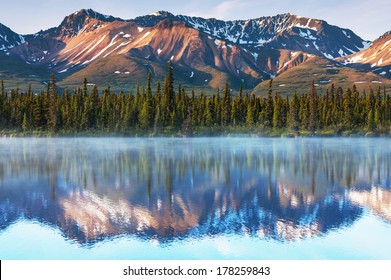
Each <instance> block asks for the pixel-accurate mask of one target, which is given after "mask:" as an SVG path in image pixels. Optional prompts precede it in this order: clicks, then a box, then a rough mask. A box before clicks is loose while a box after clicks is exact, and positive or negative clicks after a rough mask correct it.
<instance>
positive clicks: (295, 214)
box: [0, 138, 391, 260]
mask: <svg viewBox="0 0 391 280" xmlns="http://www.w3.org/2000/svg"><path fill="white" fill-rule="evenodd" d="M0 259H92V260H94V259H106V260H108V259H122V260H128V259H129V260H131V259H141V260H143V259H285V260H291V259H307V260H308V259H315V260H319V259H330V260H339V259H387V260H390V259H391V140H390V139H385V138H371V139H366V138H324V139H315V138H298V139H281V138H278V139H277V138H275V139H274V138H49V139H45V138H43V139H40V138H38V139H36V138H16V139H5V138H3V139H0Z"/></svg>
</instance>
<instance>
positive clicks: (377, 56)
mask: <svg viewBox="0 0 391 280" xmlns="http://www.w3.org/2000/svg"><path fill="white" fill-rule="evenodd" d="M339 61H341V62H342V63H344V64H345V65H350V66H355V67H360V68H363V69H366V70H370V71H372V72H374V73H376V74H379V75H381V76H383V77H387V78H389V79H390V78H391V31H388V32H387V33H385V34H383V35H382V36H380V37H379V38H378V39H376V40H375V41H373V43H372V44H371V46H370V47H369V48H368V49H366V50H363V51H360V52H358V53H355V54H353V55H349V56H347V57H345V58H341V59H339Z"/></svg>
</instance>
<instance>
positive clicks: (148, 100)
mask: <svg viewBox="0 0 391 280" xmlns="http://www.w3.org/2000/svg"><path fill="white" fill-rule="evenodd" d="M0 91H1V92H0V129H1V130H3V131H7V130H16V131H20V132H32V131H43V132H50V133H59V132H66V133H76V132H85V131H87V132H88V131H95V132H102V133H111V132H113V133H114V132H116V133H123V134H128V133H129V134H131V133H133V132H135V131H138V132H140V131H141V132H144V133H146V134H152V133H155V134H157V135H159V134H160V133H161V132H162V131H166V130H168V131H171V132H175V133H181V134H183V135H191V134H192V133H193V130H194V129H195V128H209V129H211V130H213V129H214V128H215V129H217V130H218V129H220V130H221V129H223V130H224V129H231V130H235V129H238V130H239V131H241V132H243V131H255V130H257V131H259V132H261V133H262V131H269V132H270V131H280V132H289V133H294V134H297V133H300V132H303V131H304V132H308V133H316V132H319V131H325V130H329V131H333V132H334V133H341V132H344V131H356V130H359V131H364V132H376V131H383V132H385V133H386V134H389V133H390V127H391V112H390V111H391V110H390V108H391V98H390V95H388V94H387V93H386V91H385V88H380V87H379V88H378V89H377V90H376V92H374V91H373V90H372V89H371V88H370V89H369V91H368V93H366V92H365V91H364V92H362V93H359V92H358V91H357V89H356V87H355V86H353V88H352V89H351V88H347V89H345V90H343V89H342V88H340V87H338V88H335V87H334V85H332V86H331V88H329V89H328V90H327V91H326V94H324V95H322V96H320V95H318V94H317V92H316V88H315V85H314V84H312V86H311V88H310V90H309V94H302V95H298V94H297V93H296V92H295V93H294V94H293V96H292V97H291V98H288V97H286V98H283V97H281V96H280V95H279V94H278V93H273V92H272V80H271V81H270V87H269V91H268V95H267V97H265V98H262V97H257V96H254V95H250V94H248V93H243V92H242V89H240V90H239V92H238V94H237V95H236V96H232V92H231V89H230V88H229V85H228V82H227V83H226V86H225V89H224V90H223V91H222V92H220V91H219V90H217V91H216V93H215V94H214V95H212V96H206V95H205V94H204V93H202V92H201V93H200V94H199V95H197V96H196V94H195V92H194V90H192V91H191V92H189V93H188V92H186V90H185V88H183V87H181V86H180V85H179V86H178V88H177V89H174V78H173V73H172V66H171V64H170V65H169V67H168V73H167V76H166V77H165V79H164V83H163V86H161V84H160V82H158V83H157V85H156V87H155V90H154V92H153V90H152V86H151V77H150V75H148V79H147V84H146V85H145V86H137V87H136V92H135V93H130V94H124V93H123V92H122V91H121V92H119V93H116V92H113V91H112V90H110V88H109V87H108V88H106V89H105V90H103V91H102V92H101V93H99V91H98V88H97V87H96V85H95V86H94V87H93V88H92V90H88V88H87V80H86V79H85V80H84V84H83V86H82V87H80V88H78V89H76V90H74V91H73V92H70V91H69V90H68V89H65V90H64V92H63V93H62V94H61V95H60V94H59V92H58V89H57V86H56V81H55V77H54V76H53V75H52V77H51V81H50V83H48V86H47V89H46V91H42V92H40V93H33V91H32V90H31V89H29V90H28V91H27V92H26V93H19V91H18V90H11V91H10V92H6V91H5V89H4V84H3V82H2V81H1V88H0ZM209 131H210V130H209Z"/></svg>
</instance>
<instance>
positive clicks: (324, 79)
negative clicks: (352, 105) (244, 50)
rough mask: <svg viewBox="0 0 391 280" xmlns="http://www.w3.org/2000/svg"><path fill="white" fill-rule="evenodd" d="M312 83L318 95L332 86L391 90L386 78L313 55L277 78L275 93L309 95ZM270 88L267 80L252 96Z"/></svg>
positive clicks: (274, 83) (274, 86)
mask: <svg viewBox="0 0 391 280" xmlns="http://www.w3.org/2000/svg"><path fill="white" fill-rule="evenodd" d="M312 82H314V83H315V87H316V89H317V91H318V93H323V92H326V89H327V88H330V87H331V85H332V84H334V85H335V86H337V87H339V86H340V87H342V88H347V87H352V85H355V86H356V88H357V89H358V90H359V91H362V90H364V89H366V90H368V87H372V88H377V87H378V86H382V87H383V86H385V87H386V88H387V89H388V90H391V81H390V80H388V79H387V78H385V77H382V76H379V75H376V74H375V73H372V72H370V71H366V70H364V69H360V68H353V67H348V66H347V65H343V64H341V63H338V62H336V61H333V60H330V59H327V58H324V57H318V56H313V57H312V58H310V59H308V60H306V61H305V62H303V63H301V64H300V65H298V66H297V67H294V68H292V69H291V70H290V71H286V72H284V73H282V74H281V75H278V76H277V77H275V78H274V79H273V91H275V92H279V93H280V94H281V95H283V96H286V95H292V93H293V92H294V91H297V92H298V93H300V94H302V93H307V94H308V93H309V91H310V89H311V83H312ZM268 88H269V81H264V82H261V83H260V84H259V85H257V86H256V87H255V88H254V89H253V91H252V93H253V94H255V95H266V94H267V92H268Z"/></svg>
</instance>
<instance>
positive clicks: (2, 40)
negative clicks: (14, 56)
mask: <svg viewBox="0 0 391 280" xmlns="http://www.w3.org/2000/svg"><path fill="white" fill-rule="evenodd" d="M23 43H25V40H24V37H23V36H21V35H18V34H17V33H15V32H14V31H12V30H11V29H9V28H8V27H7V26H5V25H3V24H1V23H0V51H4V52H6V51H7V50H9V49H12V48H13V47H15V46H19V45H21V44H23Z"/></svg>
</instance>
